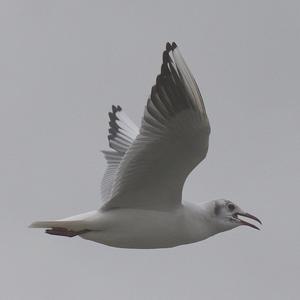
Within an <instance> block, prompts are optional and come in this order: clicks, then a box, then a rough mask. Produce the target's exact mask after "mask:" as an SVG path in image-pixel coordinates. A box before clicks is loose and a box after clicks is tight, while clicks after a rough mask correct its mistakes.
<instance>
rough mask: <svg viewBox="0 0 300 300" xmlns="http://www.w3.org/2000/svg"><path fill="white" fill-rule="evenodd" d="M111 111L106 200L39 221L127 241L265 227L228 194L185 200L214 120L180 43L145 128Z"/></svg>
mask: <svg viewBox="0 0 300 300" xmlns="http://www.w3.org/2000/svg"><path fill="white" fill-rule="evenodd" d="M109 118H110V122H109V125H110V128H109V136H108V139H109V146H110V148H111V150H109V151H103V153H104V156H105V159H106V161H107V169H106V171H105V174H104V177H103V180H102V184H101V194H102V199H103V201H105V202H104V204H103V206H102V207H101V208H100V209H99V210H96V211H93V212H89V213H86V214H81V215H78V216H73V217H70V218H66V219H62V220H56V221H45V222H35V223H33V224H32V225H31V227H42V228H50V229H48V230H46V232H47V233H50V234H54V235H63V236H76V235H79V236H81V237H82V238H85V239H89V240H92V241H96V242H99V243H103V244H107V245H110V246H116V247H127V248H162V247H173V246H177V245H181V244H186V243H192V242H195V241H199V240H203V239H205V238H207V237H209V236H211V235H213V234H216V233H218V232H222V231H225V230H229V229H232V228H234V227H236V226H239V225H248V226H251V227H254V228H257V227H256V226H255V225H253V224H250V223H248V222H246V221H242V220H240V219H239V218H238V216H239V215H243V216H246V217H249V218H252V219H255V220H256V221H259V220H258V219H257V218H256V217H254V216H252V215H250V214H247V213H244V212H243V211H242V210H241V209H240V208H239V207H238V206H237V205H234V204H233V203H232V202H230V201H228V200H215V201H210V202H206V203H203V204H201V205H194V204H188V203H182V189H183V185H184V182H185V180H186V178H187V176H188V175H189V174H190V172H191V171H192V170H193V169H194V168H195V167H196V166H197V165H198V164H199V163H200V162H201V161H202V160H203V159H204V158H205V157H206V154H207V151H208V142H209V134H210V125H209V121H208V118H207V114H206V111H205V107H204V103H203V99H202V96H201V94H200V91H199V89H198V86H197V84H196V81H195V79H194V78H193V76H192V74H191V72H190V71H189V69H188V67H187V65H186V63H185V61H184V59H183V57H182V56H181V54H180V52H179V49H178V47H177V45H176V44H175V43H173V44H172V45H171V44H169V43H167V46H166V50H165V51H164V53H163V63H162V67H161V73H160V74H159V75H158V76H157V79H156V84H155V85H154V86H153V87H152V90H151V95H150V97H149V99H148V102H147V105H146V108H145V112H144V117H143V119H142V124H141V128H140V129H138V127H137V126H136V125H135V124H134V123H133V122H132V121H131V120H130V119H129V117H128V116H127V115H126V114H125V113H124V112H123V110H122V108H121V107H120V106H113V108H112V112H110V113H109ZM259 222H260V221H259Z"/></svg>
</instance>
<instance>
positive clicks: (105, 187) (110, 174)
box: [101, 105, 139, 201]
mask: <svg viewBox="0 0 300 300" xmlns="http://www.w3.org/2000/svg"><path fill="white" fill-rule="evenodd" d="M108 115H109V130H108V131H109V135H108V141H109V146H110V148H111V149H112V150H109V151H102V152H103V154H104V157H105V159H106V162H107V167H106V171H105V173H104V176H103V179H102V182H101V196H102V200H103V201H108V200H110V198H111V194H112V187H113V184H114V181H115V177H116V174H117V171H118V168H119V164H120V162H121V161H122V159H123V157H124V155H125V153H126V151H127V150H128V149H129V147H130V146H131V144H132V143H133V141H134V140H135V138H136V136H137V135H138V133H139V129H138V127H137V126H136V125H135V124H134V123H133V122H132V121H131V120H130V119H129V117H128V116H127V115H126V114H125V113H124V112H123V111H122V108H121V107H120V106H114V105H113V106H112V111H111V112H109V113H108Z"/></svg>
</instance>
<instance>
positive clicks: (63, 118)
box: [0, 0, 300, 300]
mask: <svg viewBox="0 0 300 300" xmlns="http://www.w3.org/2000/svg"><path fill="white" fill-rule="evenodd" d="M299 12H300V5H299V2H298V1H271V0H270V1H262V0H260V1H228V0H227V1H212V0H209V1H174V0H172V1H164V3H162V2H159V1H157V2H156V3H155V2H151V1H147V2H146V1H107V2H106V1H75V0H72V1H12V0H10V1H1V3H0V36H1V49H0V78H1V81H0V82H1V88H0V99H1V110H0V132H1V153H2V154H1V182H2V188H1V191H0V197H1V210H0V220H1V221H0V222H1V228H2V230H1V245H0V250H1V256H0V265H1V273H0V276H1V291H0V293H1V295H0V298H1V299H8V300H19V299H22V300H24V299H25V300H53V299H54V300H56V299H57V300H60V299H72V300H82V299H128V300H129V299H130V300H132V299H146V300H148V299H151V300H152V299H155V300H157V299H159V300H166V299H205V300H214V299H224V300H227V299H230V300H234V299H244V300H248V299H249V300H250V299H272V300H276V299H278V300H279V299H280V300H281V299H289V300H290V299H291V300H296V299H298V297H299V277H300V260H299V253H300V239H299V236H300V226H299V209H300V204H299V201H300V200H299V198H300V197H299V196H300V195H299V178H300V174H299V173H300V168H299V167H300V166H299V152H300V151H299V150H300V145H299V125H300V124H299V113H300V111H299V108H300V102H299V97H300V92H299V69H300V63H299V53H300V41H299V29H300V20H299ZM166 41H176V42H177V43H178V45H179V46H180V49H181V52H182V53H183V55H184V57H185V59H186V61H187V63H188V65H189V66H190V68H191V70H192V72H193V73H194V75H195V77H196V80H197V82H198V84H199V87H200V89H201V91H202V95H203V97H204V100H205V104H206V108H207V112H208V115H209V117H210V122H211V126H212V134H211V140H210V149H209V153H208V156H207V159H206V160H205V162H204V163H202V164H201V165H200V167H198V168H197V169H196V170H195V171H194V172H193V174H192V176H191V177H190V178H189V179H188V181H187V184H186V186H185V190H184V199H187V200H190V201H194V202H200V201H206V200H212V199H216V198H222V197H225V198H228V199H230V200H232V201H234V202H236V203H238V204H239V205H240V206H241V207H243V208H244V209H245V210H247V211H249V212H252V213H253V214H255V215H257V216H258V217H260V218H261V219H262V220H263V222H264V226H263V230H262V231H261V232H257V231H255V230H252V229H248V228H238V229H235V230H232V231H230V232H227V233H224V234H220V235H217V236H215V237H212V238H210V239H208V240H206V241H203V242H200V243H197V244H193V245H187V246H181V247H177V248H174V249H167V250H147V251H145V250H122V249H114V248H110V247H106V246H102V245H100V244H96V243H92V242H88V241H84V240H81V239H80V238H73V239H67V238H60V237H52V236H49V235H46V234H43V232H42V231H40V230H30V229H28V228H27V225H28V224H30V223H31V222H32V221H34V220H37V219H45V218H46V219H47V218H58V217H66V216H69V215H73V214H76V213H80V212H85V211H88V210H92V209H95V208H97V207H99V206H100V184H99V183H100V180H101V177H102V174H103V170H104V167H105V162H104V159H103V158H102V155H101V154H100V150H101V149H104V148H107V139H106V135H107V122H108V117H107V112H108V110H109V109H110V106H111V104H119V105H121V106H122V107H123V109H124V110H125V111H126V112H127V114H128V115H129V116H131V117H132V119H133V120H134V121H135V122H136V123H137V124H139V123H140V119H141V116H142V113H143V108H144V105H145V103H146V99H147V96H148V94H149V92H150V89H151V86H152V84H153V83H154V80H155V77H156V75H157V74H158V72H159V69H160V64H161V53H162V50H163V48H164V46H165V42H166Z"/></svg>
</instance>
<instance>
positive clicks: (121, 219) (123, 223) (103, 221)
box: [81, 207, 211, 249]
mask: <svg viewBox="0 0 300 300" xmlns="http://www.w3.org/2000/svg"><path fill="white" fill-rule="evenodd" d="M199 225H200V227H201V220H199V218H198V216H195V213H192V214H191V212H190V211H189V209H187V208H185V207H181V208H179V209H176V210H173V211H167V212H162V211H151V210H141V209H115V210H111V211H107V212H103V213H99V217H98V218H97V220H95V219H93V220H92V222H91V224H90V229H91V231H90V232H87V233H84V234H82V235H81V237H82V238H84V239H87V240H91V241H94V242H98V243H102V244H105V245H109V246H114V247H121V248H139V249H150V248H167V247H174V246H178V245H182V244H187V243H193V242H196V241H199V240H202V239H205V238H207V237H208V236H210V235H211V232H210V233H209V232H208V231H207V230H205V228H204V227H203V226H202V227H201V230H198V229H199Z"/></svg>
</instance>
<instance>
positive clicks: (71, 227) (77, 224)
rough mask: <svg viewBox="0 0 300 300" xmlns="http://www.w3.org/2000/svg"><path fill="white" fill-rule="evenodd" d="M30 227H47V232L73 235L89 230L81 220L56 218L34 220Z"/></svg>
mask: <svg viewBox="0 0 300 300" xmlns="http://www.w3.org/2000/svg"><path fill="white" fill-rule="evenodd" d="M29 227H30V228H47V229H46V231H45V232H46V233H48V234H53V235H61V236H68V237H73V236H76V235H80V234H83V233H86V232H88V231H89V230H88V229H86V228H84V224H83V222H82V221H80V220H54V221H37V222H33V223H32V224H31V225H30V226H29Z"/></svg>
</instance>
